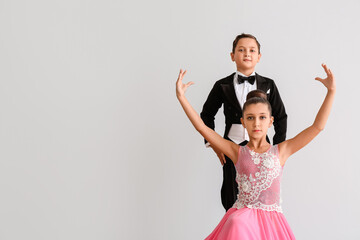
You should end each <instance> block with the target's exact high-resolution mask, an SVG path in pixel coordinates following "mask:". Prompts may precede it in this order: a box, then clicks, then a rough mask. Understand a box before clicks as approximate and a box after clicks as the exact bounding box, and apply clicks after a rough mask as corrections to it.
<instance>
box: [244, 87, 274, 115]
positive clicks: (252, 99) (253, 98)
mask: <svg viewBox="0 0 360 240" xmlns="http://www.w3.org/2000/svg"><path fill="white" fill-rule="evenodd" d="M257 103H263V104H266V105H267V107H268V109H269V112H270V116H272V110H271V105H270V103H269V101H268V100H267V95H266V93H265V92H264V91H262V90H259V89H257V90H253V91H251V92H249V93H248V95H247V96H246V102H245V104H244V106H243V116H244V112H245V110H246V108H247V107H248V106H249V105H251V104H257Z"/></svg>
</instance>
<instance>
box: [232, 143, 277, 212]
mask: <svg viewBox="0 0 360 240" xmlns="http://www.w3.org/2000/svg"><path fill="white" fill-rule="evenodd" d="M235 168H236V182H237V184H238V189H239V194H238V196H237V200H236V202H235V203H234V205H233V208H237V209H240V208H244V207H247V208H256V209H262V210H265V211H277V212H282V209H281V206H280V202H281V198H280V181H281V175H282V167H281V165H280V160H279V153H278V146H277V145H275V146H271V147H270V149H269V150H268V151H266V152H264V153H256V152H254V151H252V150H251V149H250V148H249V147H247V146H240V149H239V156H238V161H237V163H236V165H235Z"/></svg>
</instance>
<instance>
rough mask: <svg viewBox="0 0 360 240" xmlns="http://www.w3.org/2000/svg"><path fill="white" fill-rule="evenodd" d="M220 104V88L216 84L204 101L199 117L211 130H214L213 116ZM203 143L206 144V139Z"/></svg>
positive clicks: (221, 102) (221, 101)
mask: <svg viewBox="0 0 360 240" xmlns="http://www.w3.org/2000/svg"><path fill="white" fill-rule="evenodd" d="M222 104H223V99H222V94H221V87H220V84H219V83H218V82H217V83H215V84H214V86H213V88H212V89H211V91H210V93H209V96H208V98H207V99H206V101H205V103H204V106H203V109H202V111H201V113H200V117H201V119H202V120H203V121H204V123H205V125H206V126H208V127H209V128H211V129H213V130H215V121H214V120H215V115H216V113H217V112H218V110H219V108H220V107H221V105H222ZM205 143H207V141H206V139H205Z"/></svg>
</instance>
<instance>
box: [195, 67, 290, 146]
mask: <svg viewBox="0 0 360 240" xmlns="http://www.w3.org/2000/svg"><path fill="white" fill-rule="evenodd" d="M234 74H235V73H233V74H231V75H230V76H228V77H225V78H223V79H220V80H219V81H217V82H216V83H215V85H214V87H213V88H212V90H211V92H210V94H209V96H208V98H207V100H206V102H205V104H204V106H203V109H202V112H201V114H200V116H201V118H202V120H203V121H204V123H205V124H206V125H207V126H208V127H210V128H212V129H214V128H215V122H214V120H215V115H216V113H217V112H218V110H219V108H220V107H221V106H222V105H223V104H224V107H223V109H224V115H225V133H224V138H226V139H229V138H228V133H229V131H230V128H231V125H232V124H241V122H240V118H241V116H242V109H241V106H240V104H239V101H238V99H237V97H236V93H235V88H234ZM256 84H257V89H261V90H263V91H264V92H266V93H267V92H268V91H269V90H270V92H269V93H268V94H267V95H268V100H269V102H270V104H271V107H272V115H273V116H274V129H275V135H274V138H273V144H278V143H281V142H282V141H284V140H285V138H286V128H287V115H286V112H285V107H284V104H283V102H282V100H281V98H280V95H279V91H278V89H277V87H276V85H275V83H274V81H273V80H271V79H270V78H266V77H263V76H260V75H259V74H256ZM205 142H206V140H205Z"/></svg>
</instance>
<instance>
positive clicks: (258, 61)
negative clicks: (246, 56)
mask: <svg viewBox="0 0 360 240" xmlns="http://www.w3.org/2000/svg"><path fill="white" fill-rule="evenodd" d="M260 58H261V53H259V57H258V61H257V62H260Z"/></svg>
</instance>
